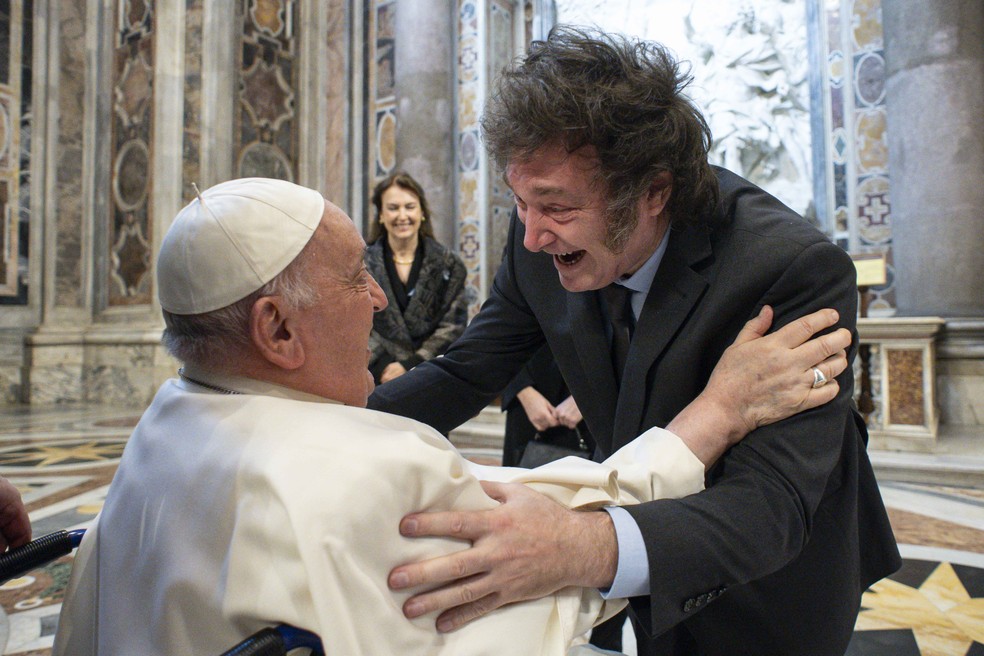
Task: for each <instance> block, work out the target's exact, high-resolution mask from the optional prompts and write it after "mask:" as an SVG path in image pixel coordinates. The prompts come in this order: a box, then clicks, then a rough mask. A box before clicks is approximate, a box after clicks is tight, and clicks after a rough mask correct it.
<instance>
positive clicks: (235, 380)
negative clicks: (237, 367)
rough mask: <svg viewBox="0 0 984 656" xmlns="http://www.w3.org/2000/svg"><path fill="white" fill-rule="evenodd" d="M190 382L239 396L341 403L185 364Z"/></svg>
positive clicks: (273, 384)
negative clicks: (210, 386) (252, 395)
mask: <svg viewBox="0 0 984 656" xmlns="http://www.w3.org/2000/svg"><path fill="white" fill-rule="evenodd" d="M182 370H183V372H184V374H185V376H186V377H187V379H189V382H191V383H192V384H194V382H195V381H201V382H202V383H206V384H208V385H212V386H215V387H219V388H221V389H224V390H229V391H230V392H233V393H237V394H255V395H258V396H272V397H275V398H278V399H291V400H294V401H308V402H313V403H336V404H337V403H339V402H338V401H335V400H333V399H326V398H325V397H323V396H318V395H317V394H309V393H307V392H302V391H300V390H296V389H292V388H290V387H284V386H283V385H277V384H276V383H271V382H268V381H265V380H257V379H255V378H246V377H244V376H232V375H228V374H220V373H217V372H215V371H209V370H207V369H203V368H201V367H196V366H195V365H193V364H190V363H188V364H185V365H184V367H183V368H182Z"/></svg>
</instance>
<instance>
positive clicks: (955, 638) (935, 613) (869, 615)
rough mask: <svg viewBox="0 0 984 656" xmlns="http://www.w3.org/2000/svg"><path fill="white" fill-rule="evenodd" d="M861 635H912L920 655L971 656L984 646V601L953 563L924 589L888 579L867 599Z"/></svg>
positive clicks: (860, 619) (858, 628) (939, 569)
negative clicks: (897, 632)
mask: <svg viewBox="0 0 984 656" xmlns="http://www.w3.org/2000/svg"><path fill="white" fill-rule="evenodd" d="M861 607H862V610H861V613H860V615H858V621H857V624H856V625H855V627H854V628H855V631H883V630H891V629H911V630H912V633H913V636H915V639H916V644H917V645H918V646H919V651H920V653H922V654H924V655H930V654H939V655H941V656H942V655H943V654H965V653H967V650H968V649H970V647H971V646H972V645H973V644H974V642H975V641H976V642H984V598H972V597H971V596H970V594H969V593H968V592H967V589H966V587H964V584H963V583H962V582H961V581H960V578H959V577H958V576H957V573H956V572H955V571H954V570H953V566H952V565H950V563H940V564H939V566H938V567H937V568H936V569H935V570H934V571H933V573H932V574H931V575H930V576H929V578H927V579H926V580H925V581H924V582H923V584H922V585H920V586H919V588H918V589H917V588H912V587H910V586H908V585H905V584H903V583H899V582H898V581H893V580H891V579H883V580H882V581H879V582H878V583H876V584H875V585H874V586H872V588H871V589H870V590H869V591H868V592H865V593H864V596H863V597H862V600H861Z"/></svg>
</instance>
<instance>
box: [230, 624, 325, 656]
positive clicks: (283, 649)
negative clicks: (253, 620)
mask: <svg viewBox="0 0 984 656" xmlns="http://www.w3.org/2000/svg"><path fill="white" fill-rule="evenodd" d="M299 647H307V648H308V649H310V650H311V653H312V654H313V655H315V656H323V655H324V653H325V652H324V647H323V646H322V645H321V639H320V638H319V637H318V636H316V635H315V634H313V633H311V632H310V631H305V630H304V629H298V628H296V627H293V626H290V625H289V624H281V625H280V626H277V627H275V628H269V627H268V628H265V629H260V630H259V631H257V632H256V633H254V634H253V635H251V636H250V637H248V638H246V639H245V640H243V641H242V642H240V643H239V644H238V645H236V646H235V647H233V648H232V649H230V650H229V651H225V652H222V654H221V656H284V655H285V654H286V653H287V652H289V651H290V650H292V649H297V648H299Z"/></svg>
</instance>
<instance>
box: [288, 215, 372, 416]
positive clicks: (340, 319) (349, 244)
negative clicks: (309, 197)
mask: <svg viewBox="0 0 984 656" xmlns="http://www.w3.org/2000/svg"><path fill="white" fill-rule="evenodd" d="M312 239H313V240H315V243H314V247H315V248H316V249H317V251H316V252H317V254H318V255H317V258H316V260H317V264H316V266H315V267H313V271H314V272H315V274H314V275H313V278H314V280H315V281H316V285H317V287H318V291H319V292H320V294H321V298H320V300H319V301H318V302H317V303H315V304H314V306H312V307H310V308H307V309H306V310H304V311H303V313H302V316H301V324H302V328H303V330H304V332H305V334H306V335H308V336H309V339H307V340H305V349H306V353H305V355H306V362H305V370H306V375H307V376H308V377H309V379H312V380H313V384H314V385H315V386H316V391H315V393H316V394H319V395H321V396H324V397H326V398H329V399H334V400H336V401H341V402H342V403H344V404H346V405H352V406H358V407H365V405H366V400H367V399H368V398H369V394H370V393H371V392H372V390H373V387H374V383H373V379H372V374H371V373H369V369H368V366H369V332H370V331H371V330H372V315H373V312H378V311H379V310H382V309H383V308H385V307H386V295H385V294H384V293H383V290H382V289H380V287H379V285H378V284H377V283H376V281H375V280H374V279H373V277H372V276H371V275H369V272H368V271H367V270H366V266H365V263H364V260H363V255H364V252H365V248H366V245H365V242H364V241H363V240H362V237H361V236H360V235H359V232H358V231H357V230H356V229H355V225H354V224H353V223H352V220H351V219H349V217H348V216H346V215H345V213H344V212H342V211H341V210H340V209H338V208H337V207H335V206H334V205H332V204H330V203H327V202H326V203H325V213H324V216H323V217H322V219H321V224H320V225H319V226H318V230H317V231H316V232H315V234H314V236H313V237H312Z"/></svg>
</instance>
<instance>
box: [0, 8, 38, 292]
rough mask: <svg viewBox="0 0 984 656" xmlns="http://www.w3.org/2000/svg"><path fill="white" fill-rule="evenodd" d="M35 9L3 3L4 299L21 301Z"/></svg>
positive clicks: (0, 278) (0, 201) (0, 208)
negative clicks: (33, 17) (32, 19)
mask: <svg viewBox="0 0 984 656" xmlns="http://www.w3.org/2000/svg"><path fill="white" fill-rule="evenodd" d="M24 12H26V15H25V13H24ZM31 13H32V7H31V3H30V2H27V3H19V2H14V3H12V4H11V3H4V5H3V6H2V7H0V301H4V302H6V303H9V304H16V305H23V304H24V303H26V302H27V293H26V288H25V284H24V283H25V281H26V275H27V254H28V253H27V246H28V243H27V239H26V233H27V220H28V218H29V216H30V214H29V208H30V206H29V202H25V201H28V200H29V191H30V177H29V176H30V127H31V123H30V114H31V84H30V81H31V73H30V66H31ZM22 223H23V229H22V227H21V224H22ZM22 232H24V233H25V235H24V238H23V239H22V238H21V233H22Z"/></svg>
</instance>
